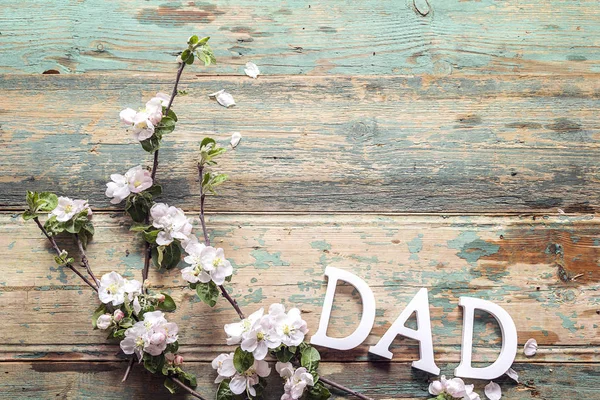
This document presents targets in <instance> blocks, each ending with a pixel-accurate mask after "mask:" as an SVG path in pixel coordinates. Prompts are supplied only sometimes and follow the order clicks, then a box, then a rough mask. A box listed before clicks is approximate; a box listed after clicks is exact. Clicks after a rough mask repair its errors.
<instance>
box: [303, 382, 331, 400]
mask: <svg viewBox="0 0 600 400" xmlns="http://www.w3.org/2000/svg"><path fill="white" fill-rule="evenodd" d="M330 397H331V393H330V392H329V389H327V388H326V387H325V386H324V385H323V384H322V383H321V382H317V383H316V384H315V385H314V386H313V387H311V388H309V389H308V391H307V392H306V394H305V398H306V400H326V399H328V398H330Z"/></svg>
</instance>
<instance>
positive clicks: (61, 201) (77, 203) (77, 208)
mask: <svg viewBox="0 0 600 400" xmlns="http://www.w3.org/2000/svg"><path fill="white" fill-rule="evenodd" d="M86 210H87V215H88V218H90V217H91V216H92V210H91V208H90V206H89V204H88V202H87V200H72V199H70V198H68V197H62V196H61V197H59V198H58V205H57V206H56V208H55V209H54V210H52V212H51V213H50V214H49V217H52V216H55V217H56V220H57V221H59V222H66V221H68V220H70V219H71V218H73V217H74V216H76V215H79V214H80V213H82V212H83V211H86Z"/></svg>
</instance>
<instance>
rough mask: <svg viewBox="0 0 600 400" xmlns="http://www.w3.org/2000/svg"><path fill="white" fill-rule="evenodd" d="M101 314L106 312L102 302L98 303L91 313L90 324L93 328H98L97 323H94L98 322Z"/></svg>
mask: <svg viewBox="0 0 600 400" xmlns="http://www.w3.org/2000/svg"><path fill="white" fill-rule="evenodd" d="M102 314H106V306H105V305H104V304H100V305H99V306H98V308H96V310H95V311H94V313H93V314H92V326H93V327H94V329H98V325H96V323H97V322H98V317H100V316H101V315H102Z"/></svg>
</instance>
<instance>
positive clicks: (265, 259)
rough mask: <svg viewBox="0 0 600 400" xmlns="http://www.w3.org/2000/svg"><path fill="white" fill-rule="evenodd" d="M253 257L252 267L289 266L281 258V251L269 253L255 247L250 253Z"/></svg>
mask: <svg viewBox="0 0 600 400" xmlns="http://www.w3.org/2000/svg"><path fill="white" fill-rule="evenodd" d="M250 255H251V256H252V257H254V260H255V263H254V267H255V268H257V269H269V268H271V267H281V266H289V265H290V264H289V263H288V262H286V261H283V260H282V259H281V252H279V251H278V252H275V253H269V252H268V251H266V250H262V249H257V250H252V252H251V253H250Z"/></svg>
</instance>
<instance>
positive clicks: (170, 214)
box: [150, 203, 192, 247]
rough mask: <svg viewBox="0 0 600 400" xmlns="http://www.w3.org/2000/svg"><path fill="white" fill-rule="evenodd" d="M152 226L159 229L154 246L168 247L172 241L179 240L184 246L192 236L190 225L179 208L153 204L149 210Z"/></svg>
mask: <svg viewBox="0 0 600 400" xmlns="http://www.w3.org/2000/svg"><path fill="white" fill-rule="evenodd" d="M150 218H151V220H152V226H154V227H155V228H157V229H160V232H159V233H158V236H157V237H156V244H158V245H159V246H168V245H170V244H171V243H172V242H173V240H175V239H179V241H180V242H181V243H183V244H184V247H185V245H186V244H187V242H188V241H189V240H191V238H190V236H191V234H192V224H191V222H190V219H189V218H187V217H186V216H185V213H184V212H183V210H182V209H181V208H177V207H173V206H169V205H168V204H165V203H155V204H154V205H153V206H152V208H150Z"/></svg>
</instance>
